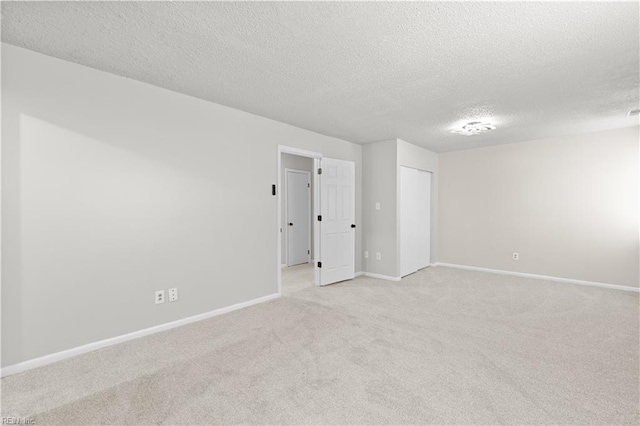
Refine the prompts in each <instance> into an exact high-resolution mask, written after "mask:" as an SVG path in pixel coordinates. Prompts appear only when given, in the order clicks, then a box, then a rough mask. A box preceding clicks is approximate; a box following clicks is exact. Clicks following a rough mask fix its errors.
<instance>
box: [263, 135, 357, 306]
mask: <svg viewBox="0 0 640 426" xmlns="http://www.w3.org/2000/svg"><path fill="white" fill-rule="evenodd" d="M300 157H302V158H300ZM287 161H302V163H299V164H301V165H298V166H295V165H294V164H293V163H292V165H291V167H284V166H283V164H285V163H286V162H287ZM309 161H313V167H312V169H311V179H310V182H309V181H307V182H308V184H309V190H310V191H311V193H312V195H313V196H312V199H313V201H312V204H311V209H310V210H311V211H312V212H313V213H312V220H311V223H312V226H310V227H309V231H310V235H309V240H306V239H305V238H304V235H303V233H304V232H305V231H306V228H304V227H302V226H301V227H300V228H301V230H302V232H297V233H296V229H295V228H296V223H299V224H300V225H303V224H304V225H305V226H306V220H305V218H304V216H305V215H306V214H307V213H305V211H307V210H305V209H304V207H301V209H302V213H300V212H299V211H295V208H294V209H293V210H289V211H288V214H289V215H290V216H292V217H293V216H296V219H295V220H296V222H294V221H293V220H288V217H285V216H284V213H285V211H287V206H286V205H285V204H284V200H283V198H284V197H286V193H287V189H289V188H286V189H285V186H287V185H284V184H283V182H285V181H287V179H290V181H289V184H290V186H292V187H295V188H292V192H291V194H290V197H292V196H294V195H293V193H294V192H297V193H299V194H300V195H299V196H298V198H304V189H305V188H304V182H305V181H304V178H303V177H301V176H304V172H305V171H307V170H304V169H308V167H309V165H310V164H311V163H310V162H309ZM305 162H306V163H305ZM287 169H289V170H288V171H287ZM277 170H278V185H277V188H276V191H275V194H276V204H277V213H276V216H277V234H278V238H276V240H277V242H278V244H277V261H278V263H277V281H278V293H279V294H282V271H283V268H282V267H283V264H284V265H292V267H293V268H297V267H299V265H304V264H300V263H298V262H304V260H305V257H304V251H300V250H304V247H311V248H309V249H308V255H307V256H308V257H307V262H308V261H309V260H311V259H312V263H311V266H308V271H310V269H311V267H312V268H313V282H309V283H308V284H309V285H317V286H324V285H329V284H334V283H337V282H340V281H346V280H351V279H353V278H354V277H355V228H356V226H357V225H356V223H355V193H356V187H355V162H353V161H347V160H338V159H334V158H327V157H323V156H322V154H320V153H317V152H312V151H305V150H301V149H297V148H290V147H285V146H282V145H278V157H277ZM296 171H297V172H302V173H296ZM300 205H301V206H302V204H300ZM289 224H291V225H289ZM287 242H289V243H290V245H292V244H295V245H296V247H287ZM311 242H312V244H311ZM300 247H302V249H300ZM294 248H295V249H296V250H293V249H294ZM285 259H286V260H285ZM285 262H286V263H285ZM293 265H298V266H293ZM307 265H309V264H308V263H307ZM309 275H310V273H309Z"/></svg>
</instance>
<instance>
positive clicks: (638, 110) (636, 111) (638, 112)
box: [627, 108, 640, 117]
mask: <svg viewBox="0 0 640 426" xmlns="http://www.w3.org/2000/svg"><path fill="white" fill-rule="evenodd" d="M636 115H640V108H636V109H632V110H631V111H629V112H628V113H627V117H635V116H636Z"/></svg>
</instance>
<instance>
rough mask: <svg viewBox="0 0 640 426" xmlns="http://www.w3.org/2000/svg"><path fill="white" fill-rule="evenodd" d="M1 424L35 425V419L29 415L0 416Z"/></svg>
mask: <svg viewBox="0 0 640 426" xmlns="http://www.w3.org/2000/svg"><path fill="white" fill-rule="evenodd" d="M2 424H3V425H35V424H36V419H32V418H31V417H2Z"/></svg>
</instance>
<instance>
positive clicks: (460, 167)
mask: <svg viewBox="0 0 640 426" xmlns="http://www.w3.org/2000/svg"><path fill="white" fill-rule="evenodd" d="M638 136H639V135H638V127H630V128H625V129H618V130H612V131H606V132H598V133H590V134H585V135H578V136H572V137H563V138H554V139H545V140H537V141H530V142H523V143H515V144H510V145H501V146H492V147H487V148H481V149H472V150H467V151H458V152H449V153H445V154H440V156H439V170H440V184H439V192H440V200H439V225H440V226H439V232H440V235H439V250H440V252H439V260H440V262H444V263H454V264H461V265H468V266H478V267H484V268H490V269H499V270H505V271H515V272H524V273H532V274H538V275H546V276H553V277H559V278H569V279H577V280H584V281H593V282H601V283H608V284H617V285H625V286H632V287H637V286H638V279H639V277H638V274H639V261H638V259H639V255H640V248H639V242H638V144H639V142H638ZM513 252H518V253H519V254H520V260H519V261H513V260H512V253H513Z"/></svg>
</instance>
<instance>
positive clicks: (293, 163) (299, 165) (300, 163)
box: [280, 153, 315, 264]
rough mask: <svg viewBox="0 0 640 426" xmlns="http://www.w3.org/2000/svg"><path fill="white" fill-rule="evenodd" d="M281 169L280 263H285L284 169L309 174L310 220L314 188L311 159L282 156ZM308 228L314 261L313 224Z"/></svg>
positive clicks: (285, 202)
mask: <svg viewBox="0 0 640 426" xmlns="http://www.w3.org/2000/svg"><path fill="white" fill-rule="evenodd" d="M280 168H281V182H282V192H281V193H280V202H281V203H282V207H281V209H280V212H281V216H282V217H281V223H282V228H281V238H282V263H283V264H286V263H287V221H286V206H287V194H286V192H285V181H286V174H285V170H286V169H294V170H305V171H307V172H309V173H310V178H311V212H310V218H309V220H311V217H313V191H314V190H315V188H314V187H313V158H309V157H301V156H299V155H293V154H286V153H283V154H282V162H281V163H280ZM309 224H310V225H309V226H311V241H310V242H309V243H310V244H311V260H313V259H315V257H314V251H313V249H314V247H313V241H314V240H313V238H314V235H313V222H309Z"/></svg>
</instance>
